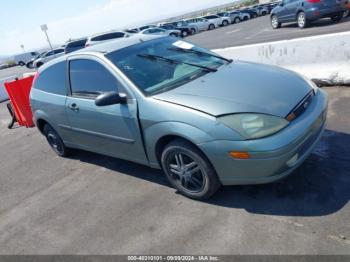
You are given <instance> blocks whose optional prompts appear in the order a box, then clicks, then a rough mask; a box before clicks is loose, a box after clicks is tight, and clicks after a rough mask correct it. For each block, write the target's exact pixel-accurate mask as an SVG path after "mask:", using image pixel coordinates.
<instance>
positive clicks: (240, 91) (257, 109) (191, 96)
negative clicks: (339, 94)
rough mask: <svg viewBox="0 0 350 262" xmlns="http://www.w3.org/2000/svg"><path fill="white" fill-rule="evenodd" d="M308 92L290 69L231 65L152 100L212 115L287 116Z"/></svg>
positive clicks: (243, 64)
mask: <svg viewBox="0 0 350 262" xmlns="http://www.w3.org/2000/svg"><path fill="white" fill-rule="evenodd" d="M311 89H312V88H311V86H310V85H309V84H308V83H307V81H305V80H304V79H303V78H302V77H300V76H299V75H298V74H296V73H294V72H291V71H289V70H285V69H282V68H279V67H275V66H268V65H262V64H255V63H248V62H233V63H231V64H230V65H226V66H222V67H221V68H219V69H218V71H217V72H214V73H208V74H207V75H205V76H203V77H200V78H198V79H196V80H194V81H192V82H189V83H187V84H185V85H183V86H180V87H178V88H175V89H172V90H170V91H167V92H164V93H161V94H157V95H155V96H153V97H154V98H155V99H158V100H162V101H166V102H170V103H174V104H178V105H182V106H185V107H189V108H192V109H195V110H198V111H202V112H205V113H207V114H210V115H214V116H219V115H225V114H232V113H248V112H252V113H253V112H254V113H264V114H270V115H275V116H280V117H286V116H287V114H288V113H289V112H290V111H291V110H292V109H293V108H294V107H295V106H296V105H297V104H298V103H299V102H300V101H301V100H302V99H303V98H304V97H305V96H306V95H307V94H308V93H309V92H310V90H311Z"/></svg>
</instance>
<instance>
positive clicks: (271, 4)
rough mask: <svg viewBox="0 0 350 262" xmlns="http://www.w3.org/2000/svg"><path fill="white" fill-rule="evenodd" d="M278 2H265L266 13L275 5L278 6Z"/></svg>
mask: <svg viewBox="0 0 350 262" xmlns="http://www.w3.org/2000/svg"><path fill="white" fill-rule="evenodd" d="M279 4H280V3H276V2H275V3H269V4H266V5H265V7H266V8H267V10H268V14H270V13H271V11H272V9H274V8H275V7H276V6H278V5H279Z"/></svg>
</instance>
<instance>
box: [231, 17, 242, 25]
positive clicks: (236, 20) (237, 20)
mask: <svg viewBox="0 0 350 262" xmlns="http://www.w3.org/2000/svg"><path fill="white" fill-rule="evenodd" d="M233 22H234V23H235V24H239V23H240V22H241V19H240V18H239V17H236V18H235V20H234V21H233Z"/></svg>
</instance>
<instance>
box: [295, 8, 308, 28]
mask: <svg viewBox="0 0 350 262" xmlns="http://www.w3.org/2000/svg"><path fill="white" fill-rule="evenodd" d="M297 23H298V27H299V28H301V29H303V28H306V27H307V26H308V25H309V22H308V20H307V19H306V15H305V13H304V12H299V13H298V15H297Z"/></svg>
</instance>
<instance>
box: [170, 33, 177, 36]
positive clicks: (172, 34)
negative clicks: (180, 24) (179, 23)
mask: <svg viewBox="0 0 350 262" xmlns="http://www.w3.org/2000/svg"><path fill="white" fill-rule="evenodd" d="M169 36H172V37H177V34H175V33H171V34H169Z"/></svg>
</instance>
